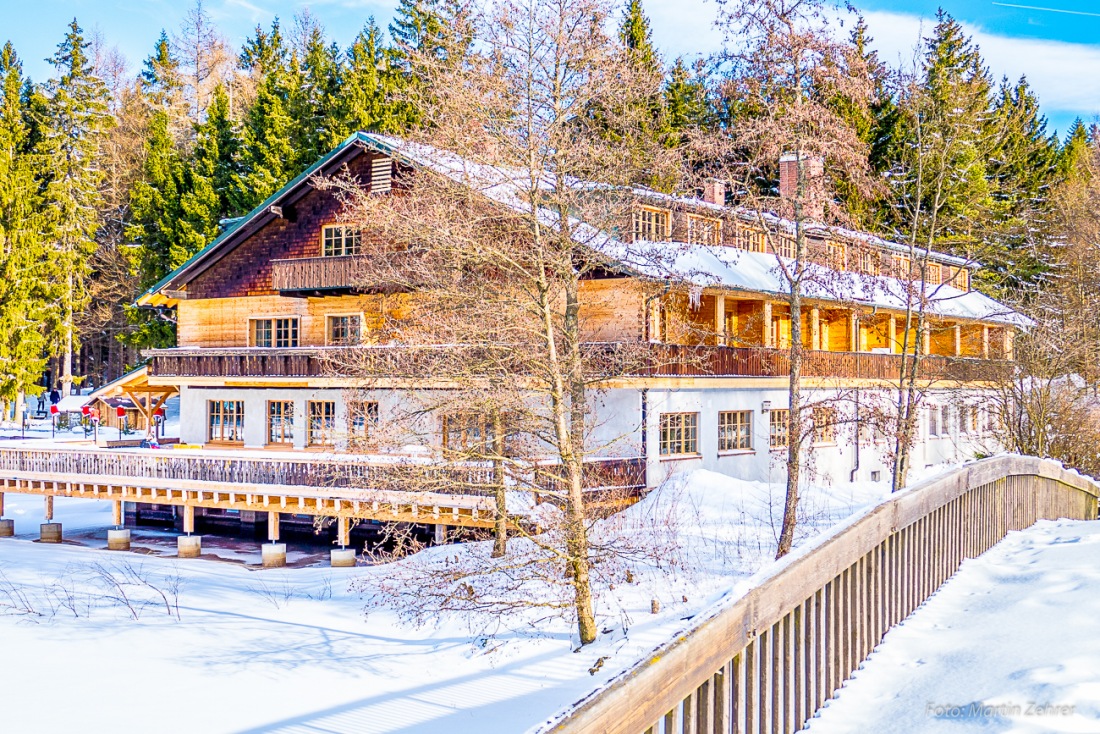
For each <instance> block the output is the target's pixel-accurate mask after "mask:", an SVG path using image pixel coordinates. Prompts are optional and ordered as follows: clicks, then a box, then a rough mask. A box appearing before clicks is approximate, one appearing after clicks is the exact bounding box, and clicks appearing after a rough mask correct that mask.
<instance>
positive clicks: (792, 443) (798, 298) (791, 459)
mask: <svg viewBox="0 0 1100 734" xmlns="http://www.w3.org/2000/svg"><path fill="white" fill-rule="evenodd" d="M789 302H790V306H791V348H790V361H791V376H790V382H789V383H788V392H789V393H790V409H789V411H788V413H787V493H786V498H785V500H784V502H783V526H782V528H781V530H780V533H779V547H778V548H777V549H776V551H775V557H776V558H782V557H783V556H785V555H787V554H788V553H790V552H791V546H792V545H793V544H794V530H795V526H796V525H797V523H798V482H799V479H800V476H799V475H800V469H801V454H802V295H801V293H800V292H799V288H798V284H797V283H795V284H793V286H792V287H791V296H790V301H789Z"/></svg>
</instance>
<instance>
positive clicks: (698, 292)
mask: <svg viewBox="0 0 1100 734" xmlns="http://www.w3.org/2000/svg"><path fill="white" fill-rule="evenodd" d="M688 300H689V301H690V303H691V310H692V311H698V310H699V309H700V308H701V307H702V306H703V287H702V286H698V285H693V286H691V289H690V290H688Z"/></svg>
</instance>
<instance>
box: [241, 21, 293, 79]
mask: <svg viewBox="0 0 1100 734" xmlns="http://www.w3.org/2000/svg"><path fill="white" fill-rule="evenodd" d="M238 61H239V62H240V65H241V68H242V69H245V70H246V71H249V72H251V73H252V74H254V75H255V76H257V77H261V78H262V77H263V76H266V75H267V74H268V73H269V72H271V71H273V70H275V69H283V68H285V67H286V63H287V49H286V45H285V44H284V43H283V33H282V30H281V29H280V27H279V19H278V17H276V18H275V20H274V21H272V23H271V31H270V32H267V31H265V30H264V29H263V26H259V25H257V26H256V30H255V31H253V34H252V36H251V37H249V38H248V39H246V40H245V42H244V47H243V48H242V49H241V54H240V57H239V59H238Z"/></svg>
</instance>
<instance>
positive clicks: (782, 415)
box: [768, 408, 791, 449]
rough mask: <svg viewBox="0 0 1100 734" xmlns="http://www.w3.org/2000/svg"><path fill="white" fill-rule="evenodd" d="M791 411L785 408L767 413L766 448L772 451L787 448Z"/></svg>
mask: <svg viewBox="0 0 1100 734" xmlns="http://www.w3.org/2000/svg"><path fill="white" fill-rule="evenodd" d="M790 418H791V411H789V410H787V409H786V408H782V409H780V410H772V411H771V412H769V413H768V446H770V447H771V448H773V449H782V448H786V447H787V443H788V436H789V435H790V434H789V428H790V426H789V425H788V424H789V423H790Z"/></svg>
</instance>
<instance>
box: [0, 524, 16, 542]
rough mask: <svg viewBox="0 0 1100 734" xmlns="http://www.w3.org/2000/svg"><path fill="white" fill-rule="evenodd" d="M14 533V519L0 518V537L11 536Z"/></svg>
mask: <svg viewBox="0 0 1100 734" xmlns="http://www.w3.org/2000/svg"><path fill="white" fill-rule="evenodd" d="M14 535H15V520H0V538H11V537H13V536H14Z"/></svg>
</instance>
